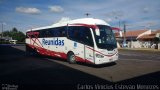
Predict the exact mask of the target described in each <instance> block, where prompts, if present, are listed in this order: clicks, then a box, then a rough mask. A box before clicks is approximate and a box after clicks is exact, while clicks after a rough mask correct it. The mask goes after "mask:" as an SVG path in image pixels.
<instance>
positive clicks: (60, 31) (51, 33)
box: [26, 27, 66, 38]
mask: <svg viewBox="0 0 160 90" xmlns="http://www.w3.org/2000/svg"><path fill="white" fill-rule="evenodd" d="M32 32H33V31H32ZM34 32H39V35H38V38H43V37H66V27H57V28H49V29H43V30H36V31H34ZM27 33H28V32H27ZM27 33H26V34H27ZM27 37H28V36H27V35H26V38H27ZM31 37H32V38H34V35H31Z"/></svg>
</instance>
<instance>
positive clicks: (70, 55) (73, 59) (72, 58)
mask: <svg viewBox="0 0 160 90" xmlns="http://www.w3.org/2000/svg"><path fill="white" fill-rule="evenodd" d="M67 60H68V62H69V63H70V64H74V63H76V57H75V55H74V53H73V52H70V53H68V55H67Z"/></svg>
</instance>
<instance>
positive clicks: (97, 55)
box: [96, 54, 104, 58]
mask: <svg viewBox="0 0 160 90" xmlns="http://www.w3.org/2000/svg"><path fill="white" fill-rule="evenodd" d="M96 57H97V58H104V56H103V55H100V54H96Z"/></svg>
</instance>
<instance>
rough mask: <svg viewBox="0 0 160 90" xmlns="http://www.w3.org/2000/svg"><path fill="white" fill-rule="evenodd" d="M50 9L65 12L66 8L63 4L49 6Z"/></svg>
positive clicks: (55, 11)
mask: <svg viewBox="0 0 160 90" xmlns="http://www.w3.org/2000/svg"><path fill="white" fill-rule="evenodd" d="M49 9H50V11H51V12H54V13H62V12H64V9H63V8H62V7H61V6H57V5H55V6H49Z"/></svg>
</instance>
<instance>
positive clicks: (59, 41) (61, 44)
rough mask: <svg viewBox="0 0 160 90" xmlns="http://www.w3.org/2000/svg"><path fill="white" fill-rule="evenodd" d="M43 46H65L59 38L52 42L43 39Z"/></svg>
mask: <svg viewBox="0 0 160 90" xmlns="http://www.w3.org/2000/svg"><path fill="white" fill-rule="evenodd" d="M42 44H43V45H56V46H64V40H59V39H58V38H56V39H55V38H53V39H51V40H47V39H44V38H43V39H42Z"/></svg>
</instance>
